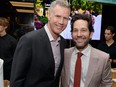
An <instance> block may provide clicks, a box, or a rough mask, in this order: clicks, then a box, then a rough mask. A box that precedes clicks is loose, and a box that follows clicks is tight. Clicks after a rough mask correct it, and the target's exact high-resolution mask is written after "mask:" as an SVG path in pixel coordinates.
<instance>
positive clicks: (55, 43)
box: [44, 25, 61, 75]
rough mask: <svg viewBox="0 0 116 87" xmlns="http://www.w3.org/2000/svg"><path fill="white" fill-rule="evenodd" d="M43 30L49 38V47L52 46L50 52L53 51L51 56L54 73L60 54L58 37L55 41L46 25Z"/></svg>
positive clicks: (58, 63)
mask: <svg viewBox="0 0 116 87" xmlns="http://www.w3.org/2000/svg"><path fill="white" fill-rule="evenodd" d="M44 28H45V31H46V33H47V35H48V37H49V40H50V42H51V47H52V52H53V56H54V61H55V73H54V75H56V72H57V70H58V67H59V65H60V60H61V56H60V43H59V41H60V37H59V38H58V39H57V40H56V41H55V40H54V38H53V36H52V35H51V33H50V31H49V29H48V27H47V25H45V27H44Z"/></svg>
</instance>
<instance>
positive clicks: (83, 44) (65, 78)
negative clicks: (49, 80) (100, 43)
mask: <svg viewBox="0 0 116 87" xmlns="http://www.w3.org/2000/svg"><path fill="white" fill-rule="evenodd" d="M71 29H72V30H71V32H72V38H73V41H74V42H75V47H72V48H69V49H65V59H64V61H65V62H64V67H63V70H62V76H61V87H111V86H112V77H111V66H110V61H109V54H107V53H105V52H102V51H100V50H98V49H95V48H93V47H92V46H91V45H90V44H89V41H90V39H91V38H92V35H93V26H92V21H91V18H90V16H87V15H85V14H77V15H75V16H74V17H73V19H72V21H71ZM78 52H81V53H82V56H81V58H80V62H78V63H76V61H77V60H78V59H79V57H78V58H77V56H78V55H79V54H78ZM79 63H80V65H79V66H81V67H80V68H81V69H80V70H79V68H77V66H76V65H78V64H79ZM76 70H77V71H76ZM79 72H80V75H78V76H77V75H76V74H77V73H79ZM76 76H77V78H76ZM78 77H80V78H79V79H80V80H77V79H78ZM78 81H80V82H78ZM76 83H79V84H78V85H77V84H76Z"/></svg>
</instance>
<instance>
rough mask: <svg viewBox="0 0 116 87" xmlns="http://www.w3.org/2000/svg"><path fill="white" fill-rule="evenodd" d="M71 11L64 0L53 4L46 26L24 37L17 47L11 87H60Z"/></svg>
mask: <svg viewBox="0 0 116 87" xmlns="http://www.w3.org/2000/svg"><path fill="white" fill-rule="evenodd" d="M69 15H70V7H69V4H68V2H67V1H65V0H55V1H53V2H52V3H51V6H50V8H49V11H48V23H47V24H46V25H45V26H44V27H43V28H42V29H39V30H36V31H32V32H29V33H27V34H25V35H23V36H22V37H21V38H20V40H19V42H18V45H17V48H16V51H15V54H14V57H13V58H14V59H13V64H12V72H11V80H10V81H11V83H10V87H59V80H60V75H61V70H62V66H63V63H64V48H65V40H64V39H63V37H61V36H60V33H61V32H62V31H63V30H64V29H65V28H66V26H67V23H68V20H69Z"/></svg>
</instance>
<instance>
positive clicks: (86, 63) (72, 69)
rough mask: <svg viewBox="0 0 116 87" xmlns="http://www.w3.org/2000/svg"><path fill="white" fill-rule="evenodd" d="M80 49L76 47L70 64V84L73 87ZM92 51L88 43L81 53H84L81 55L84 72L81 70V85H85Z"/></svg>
mask: <svg viewBox="0 0 116 87" xmlns="http://www.w3.org/2000/svg"><path fill="white" fill-rule="evenodd" d="M78 52H79V51H78V50H77V49H76V48H75V50H74V51H73V53H72V56H71V62H70V63H71V64H70V84H69V85H70V86H69V87H73V84H74V73H75V64H76V60H77V55H78V54H77V53H78ZM90 52H91V46H90V45H88V47H87V48H86V49H84V50H83V51H82V52H81V53H82V54H83V55H82V56H81V61H82V72H81V84H80V87H84V83H85V80H86V74H87V71H88V66H89V60H90Z"/></svg>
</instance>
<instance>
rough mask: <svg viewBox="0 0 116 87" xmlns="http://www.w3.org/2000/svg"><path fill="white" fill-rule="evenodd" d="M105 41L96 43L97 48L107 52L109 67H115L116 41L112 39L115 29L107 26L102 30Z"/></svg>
mask: <svg viewBox="0 0 116 87" xmlns="http://www.w3.org/2000/svg"><path fill="white" fill-rule="evenodd" d="M104 36H105V41H103V42H101V43H100V44H99V45H98V49H100V50H102V51H104V52H106V53H109V54H110V59H111V67H112V68H116V41H114V38H113V37H114V36H115V29H114V27H113V26H108V27H107V28H106V29H105V31H104Z"/></svg>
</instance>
